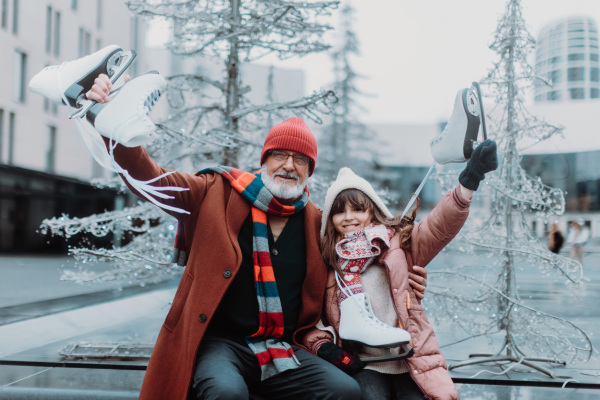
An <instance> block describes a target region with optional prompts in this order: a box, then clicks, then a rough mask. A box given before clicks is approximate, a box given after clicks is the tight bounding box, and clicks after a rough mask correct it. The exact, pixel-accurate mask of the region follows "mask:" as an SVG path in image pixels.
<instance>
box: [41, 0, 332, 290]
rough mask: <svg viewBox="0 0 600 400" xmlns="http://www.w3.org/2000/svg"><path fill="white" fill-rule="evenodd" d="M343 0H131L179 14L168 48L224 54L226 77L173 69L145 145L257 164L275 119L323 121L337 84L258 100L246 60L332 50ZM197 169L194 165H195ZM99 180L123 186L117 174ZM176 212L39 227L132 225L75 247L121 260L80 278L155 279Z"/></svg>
mask: <svg viewBox="0 0 600 400" xmlns="http://www.w3.org/2000/svg"><path fill="white" fill-rule="evenodd" d="M337 4H338V2H337V1H282V0H219V1H206V0H190V1H174V0H173V1H168V0H165V1H160V2H157V1H153V0H131V1H128V2H127V5H128V7H129V8H130V10H131V11H133V12H135V13H136V14H138V15H141V16H143V17H147V18H159V19H162V20H165V19H167V20H170V21H172V22H173V27H174V37H173V40H172V41H171V42H170V44H169V46H168V47H169V49H170V50H171V52H172V53H173V54H175V55H180V56H205V57H207V58H212V59H214V58H216V59H220V60H222V62H223V64H224V68H223V70H222V74H221V75H220V78H217V79H215V78H210V77H207V76H201V75H194V74H181V75H174V76H171V77H169V78H168V80H169V87H168V94H167V98H168V100H169V104H170V106H171V108H170V111H171V114H170V115H169V117H168V119H167V120H166V121H163V122H162V124H159V125H158V128H159V136H160V139H159V140H156V141H155V142H153V143H151V144H150V145H148V146H146V148H147V150H148V152H149V153H150V155H151V156H152V157H153V158H154V159H155V160H157V162H158V163H159V164H160V165H162V166H164V167H167V168H172V169H177V170H180V171H190V172H193V171H195V170H197V169H200V167H203V166H207V164H209V163H212V164H221V165H229V166H234V167H239V168H243V169H249V168H250V169H251V168H254V167H256V166H257V165H256V161H257V160H258V152H259V151H260V147H261V145H262V139H263V138H264V136H265V135H266V133H267V132H268V129H269V127H270V125H268V124H269V122H270V121H272V120H274V119H278V120H283V119H285V118H286V117H289V116H291V114H292V113H293V114H294V115H298V116H303V117H306V118H309V119H311V120H314V121H316V122H319V123H321V122H322V121H321V117H320V115H322V114H323V113H329V112H330V108H329V107H330V104H331V103H332V102H333V101H335V95H334V94H333V92H332V91H324V90H323V91H319V92H315V93H313V94H312V95H310V96H307V97H304V98H300V99H298V100H294V101H288V102H284V103H272V102H271V103H268V104H251V103H250V101H249V100H248V99H247V96H246V94H247V93H248V92H249V91H250V90H251V88H250V87H248V86H245V85H244V84H243V82H242V76H241V64H242V62H249V61H253V60H256V59H258V58H260V57H262V56H264V55H267V54H276V55H278V56H279V57H280V58H286V57H294V56H303V55H306V54H310V53H313V52H319V51H324V50H327V49H329V47H330V46H329V45H327V44H325V43H323V40H322V36H323V34H324V33H325V32H326V31H328V30H329V29H331V27H330V26H329V25H327V24H326V23H325V22H322V20H324V19H326V18H328V17H329V16H330V14H331V12H332V10H334V9H335V8H336V7H337ZM192 168H193V169H192ZM101 184H102V185H112V186H120V187H122V183H121V182H120V180H118V179H117V180H114V181H112V182H103V183H101ZM175 224H176V221H175V220H174V219H173V218H171V217H169V216H168V215H166V214H165V213H163V212H162V211H160V210H158V209H157V208H156V207H154V206H151V205H149V204H140V205H138V206H136V207H133V208H127V209H124V210H121V211H113V212H106V213H104V214H100V215H92V216H89V217H86V218H69V217H68V216H62V217H59V218H52V219H48V220H45V221H43V223H42V226H41V232H42V233H51V234H58V235H63V236H65V237H70V236H72V235H75V234H78V233H89V234H92V235H95V236H105V235H107V234H109V233H110V232H115V231H121V232H131V233H134V234H137V236H136V237H135V238H134V239H133V240H132V241H131V242H130V243H128V244H127V245H125V246H123V247H119V248H113V249H91V248H71V249H70V253H71V254H73V255H74V256H75V258H76V259H77V260H79V261H81V262H87V261H93V260H97V259H115V260H118V261H119V262H118V263H115V265H116V269H115V270H112V271H110V272H105V273H103V274H101V275H99V274H94V273H91V272H89V271H77V272H72V273H70V274H67V275H65V278H66V279H73V280H85V281H94V280H115V279H130V280H132V281H136V282H140V281H156V280H161V279H163V278H164V277H165V274H167V275H169V274H172V273H174V272H175V271H177V268H175V267H173V266H172V264H171V262H170V254H171V251H172V238H173V236H174V235H173V233H174V232H173V229H174V227H175Z"/></svg>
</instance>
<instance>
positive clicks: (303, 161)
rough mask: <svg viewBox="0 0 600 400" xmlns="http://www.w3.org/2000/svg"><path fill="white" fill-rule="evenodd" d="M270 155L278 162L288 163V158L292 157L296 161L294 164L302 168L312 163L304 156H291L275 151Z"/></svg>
mask: <svg viewBox="0 0 600 400" xmlns="http://www.w3.org/2000/svg"><path fill="white" fill-rule="evenodd" d="M270 154H271V156H273V158H274V159H275V160H276V161H287V160H288V158H290V157H292V159H293V160H294V164H296V165H299V166H301V167H303V166H305V165H308V163H309V162H310V159H309V158H308V157H306V156H303V155H302V154H291V153H287V152H285V151H279V150H274V151H272V152H271V153H270Z"/></svg>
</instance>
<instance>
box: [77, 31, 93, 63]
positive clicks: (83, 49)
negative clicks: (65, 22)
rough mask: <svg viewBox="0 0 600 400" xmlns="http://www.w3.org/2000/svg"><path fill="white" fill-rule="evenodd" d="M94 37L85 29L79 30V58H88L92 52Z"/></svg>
mask: <svg viewBox="0 0 600 400" xmlns="http://www.w3.org/2000/svg"><path fill="white" fill-rule="evenodd" d="M91 41H92V35H91V34H90V33H89V32H88V31H86V30H85V29H83V28H81V27H80V28H79V57H83V56H86V55H88V54H90V52H91V45H92V44H91Z"/></svg>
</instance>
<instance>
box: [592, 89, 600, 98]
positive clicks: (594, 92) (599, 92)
mask: <svg viewBox="0 0 600 400" xmlns="http://www.w3.org/2000/svg"><path fill="white" fill-rule="evenodd" d="M599 97H600V89H598V88H591V89H590V99H597V98H599Z"/></svg>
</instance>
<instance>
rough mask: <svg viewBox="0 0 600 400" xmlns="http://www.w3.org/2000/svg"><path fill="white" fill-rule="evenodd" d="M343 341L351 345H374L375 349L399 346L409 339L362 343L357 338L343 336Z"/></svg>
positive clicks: (406, 342) (404, 344)
mask: <svg viewBox="0 0 600 400" xmlns="http://www.w3.org/2000/svg"><path fill="white" fill-rule="evenodd" d="M341 339H342V340H343V341H344V342H346V343H349V344H351V345H352V346H369V347H375V348H377V349H389V348H393V347H399V346H402V347H403V346H406V345H408V343H409V340H406V341H402V342H396V343H385V344H379V345H377V344H370V343H364V342H359V341H358V340H352V339H345V338H341Z"/></svg>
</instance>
